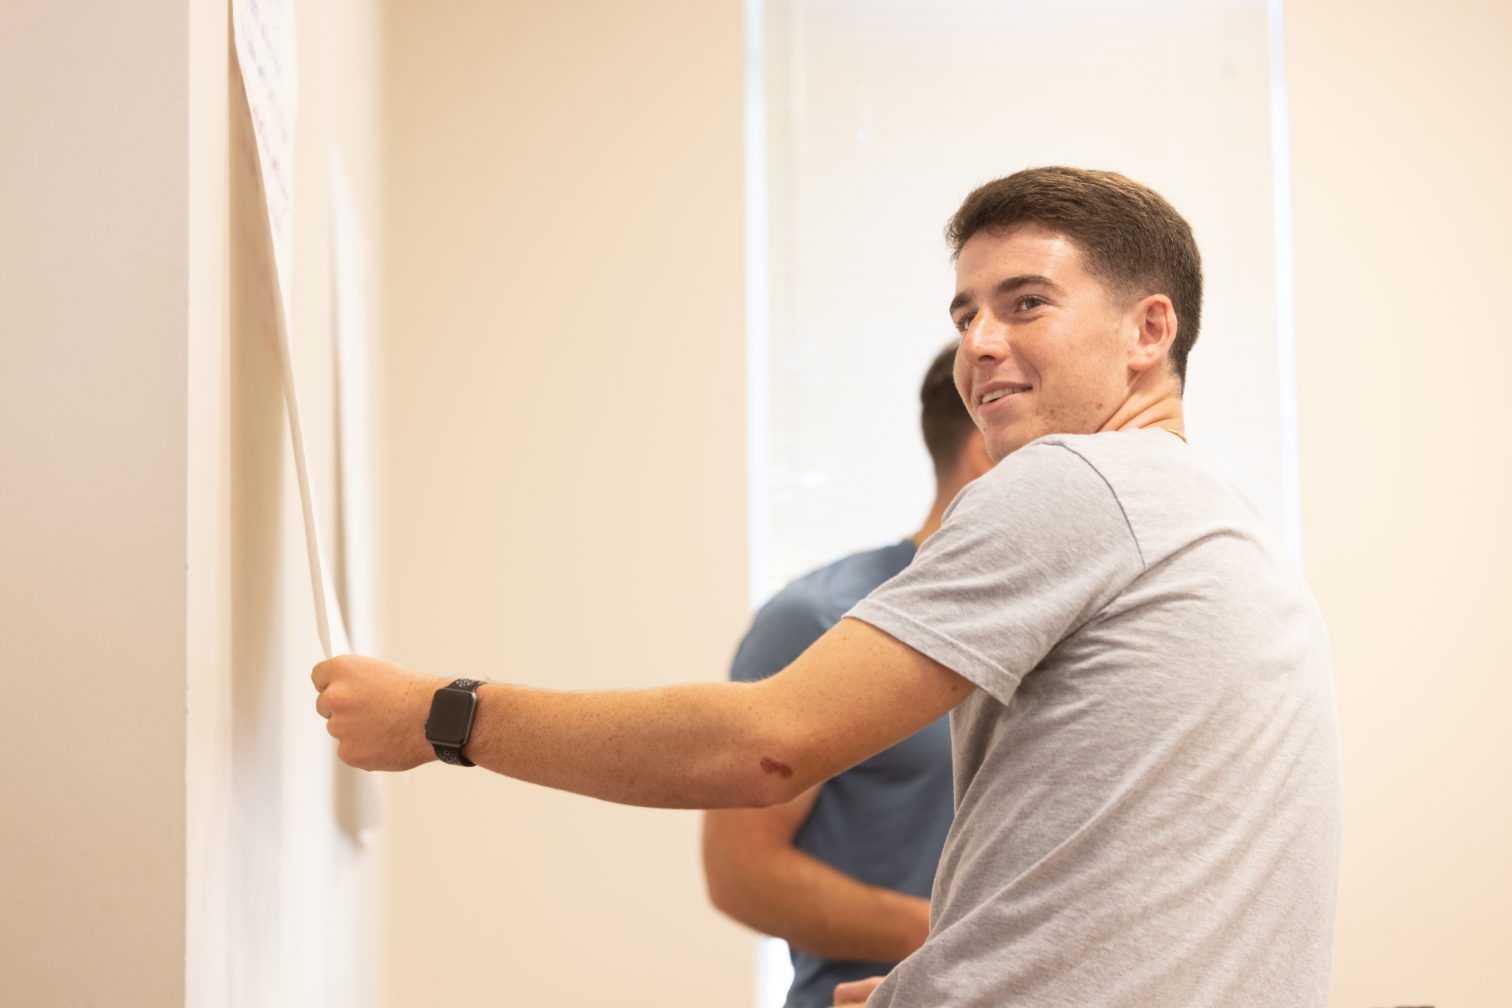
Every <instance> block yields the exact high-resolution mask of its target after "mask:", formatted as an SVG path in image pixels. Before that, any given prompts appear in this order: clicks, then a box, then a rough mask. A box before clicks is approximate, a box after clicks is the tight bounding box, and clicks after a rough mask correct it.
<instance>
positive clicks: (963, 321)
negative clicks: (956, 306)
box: [955, 312, 976, 333]
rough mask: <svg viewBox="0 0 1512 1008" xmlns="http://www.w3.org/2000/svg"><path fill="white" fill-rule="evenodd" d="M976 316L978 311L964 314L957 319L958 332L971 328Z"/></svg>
mask: <svg viewBox="0 0 1512 1008" xmlns="http://www.w3.org/2000/svg"><path fill="white" fill-rule="evenodd" d="M975 318H976V312H972V313H971V314H969V315H962V316H961V317H960V318H958V319H956V324H955V327H956V332H959V333H963V332H965V331H966V330H967V329H970V328H971V322H972V320H973V319H975Z"/></svg>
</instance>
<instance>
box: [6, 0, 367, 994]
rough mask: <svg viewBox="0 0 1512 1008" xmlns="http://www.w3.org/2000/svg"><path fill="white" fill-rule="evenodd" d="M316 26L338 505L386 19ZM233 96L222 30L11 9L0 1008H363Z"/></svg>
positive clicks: (307, 265) (307, 36)
mask: <svg viewBox="0 0 1512 1008" xmlns="http://www.w3.org/2000/svg"><path fill="white" fill-rule="evenodd" d="M304 6H305V7H307V8H308V9H304V10H302V11H301V15H302V20H301V25H300V29H301V30H300V38H301V43H302V45H301V48H300V52H301V62H302V66H301V75H302V85H303V87H304V92H305V96H304V102H303V107H302V110H301V112H302V121H301V126H300V135H299V143H300V145H301V152H300V154H299V156H298V158H297V163H296V166H295V170H296V173H297V185H298V187H299V188H300V190H301V195H300V196H299V197H298V199H297V203H296V211H295V213H296V220H295V232H296V233H295V246H294V256H295V266H296V269H297V270H298V271H299V273H300V280H299V282H297V283H296V285H295V295H294V298H293V300H292V305H293V318H294V320H295V321H294V331H295V348H296V349H295V356H296V359H297V360H298V361H299V363H300V364H301V365H302V367H303V371H302V376H303V377H304V378H306V379H307V381H306V383H305V385H304V387H303V388H302V390H301V391H302V392H303V393H304V396H305V406H306V411H307V412H306V422H307V423H308V424H309V425H310V430H311V433H312V439H313V447H314V455H315V468H316V473H317V479H319V480H321V481H322V482H323V484H324V485H325V486H327V487H328V488H329V487H330V483H331V477H332V468H331V445H330V435H331V423H330V412H331V407H332V396H331V393H330V384H329V383H330V367H329V355H330V342H329V318H328V314H329V305H330V300H331V288H330V283H329V278H328V267H329V264H328V259H329V251H328V247H327V244H328V243H327V241H326V220H325V216H324V215H325V202H324V187H325V171H326V156H327V148H328V146H329V144H331V143H333V142H337V141H339V142H342V143H343V144H344V145H345V146H346V147H347V148H348V150H347V155H348V156H347V161H348V164H349V165H352V166H354V168H355V170H354V171H353V173H352V174H353V175H354V180H353V181H354V186H355V187H356V188H357V189H358V191H359V194H361V193H363V192H366V193H368V201H369V202H370V203H373V204H376V200H373V199H372V198H371V192H372V189H373V188H374V185H375V181H374V178H373V172H372V167H373V165H374V163H375V162H374V157H373V146H374V145H373V137H374V136H375V135H376V134H375V129H374V127H373V122H374V119H373V114H372V112H371V111H370V110H371V109H374V108H376V104H375V99H374V98H373V95H374V93H375V91H376V87H375V84H374V82H373V81H372V80H371V79H370V78H371V58H372V56H373V55H374V54H375V53H376V51H377V49H376V43H375V42H374V41H373V38H372V32H373V27H372V26H373V25H375V24H376V21H375V19H374V18H373V17H372V15H371V12H370V11H369V10H368V6H369V5H367V4H366V3H364V2H362V0H351V2H348V3H344V4H339V5H332V4H329V3H325V4H320V5H304ZM365 58H366V59H367V60H368V62H367V63H364V59H365ZM230 72H231V68H230V65H229V60H228V39H227V16H226V9H225V6H224V5H215V4H192V5H185V4H182V3H180V4H174V5H163V4H156V5H154V4H147V5H142V4H134V5H130V6H129V7H121V8H120V9H119V10H118V11H117V10H114V9H98V10H93V11H91V13H90V15H89V16H88V17H87V18H81V17H80V16H79V15H78V14H77V12H75V11H73V10H72V9H71V8H67V7H58V6H57V5H48V4H37V3H21V4H8V5H6V6H5V8H4V10H3V12H0V85H3V87H0V94H3V96H4V97H3V102H4V105H3V108H0V114H3V119H0V134H3V135H4V136H5V137H6V150H7V156H6V157H5V158H4V159H3V163H0V218H3V219H4V220H5V222H6V224H5V235H4V241H3V243H0V304H4V305H5V310H6V315H5V322H4V328H3V330H0V338H3V359H4V360H5V361H6V366H5V368H4V369H3V374H4V375H5V377H6V378H8V379H10V380H9V381H8V382H7V384H6V389H5V394H4V395H3V396H0V431H3V432H4V433H3V437H0V480H3V484H0V487H3V488H0V570H3V571H4V575H5V576H4V582H3V586H0V667H3V669H4V671H5V674H6V678H7V682H8V683H9V684H10V692H9V695H8V696H7V700H6V704H5V709H6V711H7V712H8V713H7V722H6V735H7V741H8V743H9V745H10V746H11V751H12V754H13V757H14V758H12V759H9V760H7V761H6V768H7V769H6V770H5V771H4V775H3V784H0V795H3V800H4V801H3V803H4V807H5V810H6V812H5V822H6V826H5V828H4V830H3V831H0V882H3V885H0V906H3V907H4V911H3V912H0V948H3V949H4V954H3V955H0V1001H3V1002H4V1003H6V1004H18V1005H20V1004H25V1005H62V1004H70V1005H72V1004H86V1003H87V1004H109V1005H121V1006H128V1008H135V1006H143V1008H148V1006H150V1008H161V1006H167V1005H176V1004H191V1005H207V1006H221V1005H234V1004H246V1005H254V1006H262V1005H268V1004H285V1005H299V1004H309V1005H322V1006H325V1005H333V1004H352V1005H367V1004H371V1003H372V1001H373V997H372V995H371V992H370V991H371V988H370V986H369V984H368V982H367V978H369V977H370V976H371V975H372V973H373V971H372V970H365V969H359V965H360V963H361V962H362V961H363V959H362V957H364V956H371V955H372V954H373V942H372V940H371V938H365V935H366V932H365V930H364V928H363V926H362V924H363V922H364V921H365V920H368V919H371V915H370V914H368V913H366V912H365V908H364V905H363V899H364V895H363V894H364V892H367V891H371V890H372V889H373V887H374V882H373V880H372V879H371V878H366V877H365V876H370V875H371V874H372V869H371V867H369V866H370V865H371V864H372V863H373V862H374V860H375V859H374V858H373V857H372V855H371V854H366V855H365V854H364V853H362V852H359V851H358V850H356V849H355V848H354V847H353V846H352V845H351V843H350V842H349V841H348V840H347V839H346V838H345V837H344V836H343V835H342V834H341V832H340V831H339V829H338V828H337V825H336V818H335V815H334V810H333V797H334V792H335V788H334V786H333V782H334V780H335V770H334V765H333V761H332V758H331V754H330V748H331V745H330V740H329V739H328V738H326V737H325V735H324V732H323V731H321V726H320V722H319V719H318V718H317V717H315V716H314V714H313V713H312V711H311V709H310V703H311V691H310V687H309V684H308V681H307V679H306V675H307V672H308V668H309V665H310V663H311V662H313V661H314V660H315V659H316V658H317V657H318V645H317V644H316V642H315V635H314V628H313V621H312V619H311V616H310V608H311V607H310V598H309V590H310V589H309V580H308V575H307V574H306V572H305V568H304V553H303V546H302V539H301V538H300V537H301V532H300V529H299V526H298V524H297V510H296V504H295V499H294V495H293V487H292V480H291V479H289V478H288V474H289V473H290V468H289V462H288V458H287V448H286V443H287V437H288V435H287V432H286V427H285V425H284V423H285V422H284V419H283V407H282V401H281V398H280V396H281V393H280V389H279V385H278V383H277V374H276V370H275V368H274V365H273V362H274V360H275V358H274V356H273V350H272V346H271V345H270V344H269V342H268V340H267V336H266V332H265V327H264V326H263V324H262V323H263V322H264V320H265V317H266V307H265V302H264V301H263V300H262V299H261V297H262V294H263V293H264V292H265V290H266V287H265V277H264V276H263V271H262V268H261V265H260V264H258V263H257V262H255V261H253V260H252V259H250V258H249V256H248V255H247V253H246V251H245V249H246V247H247V245H248V242H247V241H246V238H247V235H246V234H245V232H244V230H243V229H244V228H245V226H246V224H245V220H246V216H247V215H248V214H250V213H252V212H253V211H255V209H256V208H255V206H254V205H253V203H252V199H251V176H250V174H249V173H248V169H247V165H248V162H247V160H246V157H245V155H246V151H245V149H244V147H243V146H242V145H243V142H244V139H245V138H243V137H242V136H241V134H240V131H239V129H238V126H239V124H240V120H239V118H238V117H237V115H234V114H228V108H229V106H230V102H231V101H232V100H233V99H234V98H236V97H237V95H238V91H237V89H236V88H234V87H231V86H229V84H230V81H229V74H230ZM238 100H239V99H238ZM328 520H329V515H328ZM186 712H187V713H186ZM359 942H362V943H364V945H365V947H364V948H361V949H359V948H358V947H357V943H359Z"/></svg>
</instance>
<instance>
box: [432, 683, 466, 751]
mask: <svg viewBox="0 0 1512 1008" xmlns="http://www.w3.org/2000/svg"><path fill="white" fill-rule="evenodd" d="M477 706H478V698H477V697H476V696H474V695H473V694H472V693H471V692H470V691H468V690H459V689H451V688H450V687H447V688H445V689H439V690H437V691H436V695H435V698H434V699H433V700H431V711H430V719H429V720H428V721H426V722H425V738H426V740H427V741H429V742H434V743H435V744H437V745H444V746H453V747H456V746H460V745H461V744H462V743H463V742H466V741H467V735H468V732H470V731H471V730H472V720H473V711H474V710H475V709H476V708H477Z"/></svg>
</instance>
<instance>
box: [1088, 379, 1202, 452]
mask: <svg viewBox="0 0 1512 1008" xmlns="http://www.w3.org/2000/svg"><path fill="white" fill-rule="evenodd" d="M1144 427H1163V428H1165V429H1166V430H1168V431H1173V432H1175V433H1177V434H1180V435H1182V438H1183V439H1185V437H1186V417H1185V416H1184V414H1183V413H1182V410H1181V390H1180V388H1179V387H1178V388H1171V387H1169V386H1167V387H1164V388H1162V389H1160V390H1158V391H1155V392H1153V394H1146V395H1139V394H1138V393H1137V392H1136V393H1135V394H1134V395H1131V396H1130V397H1129V398H1128V400H1127V401H1125V402H1124V404H1123V405H1122V406H1120V407H1119V408H1118V409H1117V410H1116V411H1115V412H1114V414H1113V415H1112V416H1111V417H1109V418H1108V421H1107V422H1106V423H1105V424H1103V425H1102V427H1100V428H1098V431H1099V432H1101V431H1122V430H1139V429H1141V428H1144Z"/></svg>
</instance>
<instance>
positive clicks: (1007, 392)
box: [982, 388, 1024, 406]
mask: <svg viewBox="0 0 1512 1008" xmlns="http://www.w3.org/2000/svg"><path fill="white" fill-rule="evenodd" d="M1022 391H1024V390H1023V389H1016V388H1005V389H998V390H997V391H996V392H988V393H987V394H986V395H984V396H982V405H984V406H985V405H987V404H988V403H990V402H997V401H998V400H999V399H1001V398H1003V397H1004V396H1011V395H1013V394H1014V393H1015V392H1022Z"/></svg>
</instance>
